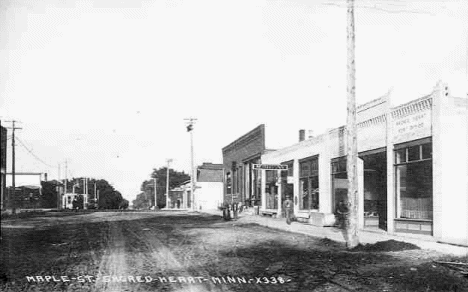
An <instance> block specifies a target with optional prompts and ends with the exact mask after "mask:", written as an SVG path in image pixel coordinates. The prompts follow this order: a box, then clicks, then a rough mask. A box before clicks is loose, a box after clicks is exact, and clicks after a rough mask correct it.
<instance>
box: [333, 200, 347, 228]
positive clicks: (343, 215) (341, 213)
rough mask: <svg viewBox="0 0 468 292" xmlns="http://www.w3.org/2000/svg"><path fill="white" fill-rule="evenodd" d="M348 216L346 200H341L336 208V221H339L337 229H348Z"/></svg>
mask: <svg viewBox="0 0 468 292" xmlns="http://www.w3.org/2000/svg"><path fill="white" fill-rule="evenodd" d="M348 214H349V208H348V205H347V204H346V203H345V202H344V200H340V202H339V203H338V206H337V207H336V212H335V216H336V221H337V227H338V228H340V229H346V227H347V226H348Z"/></svg>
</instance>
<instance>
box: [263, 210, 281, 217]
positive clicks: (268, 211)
mask: <svg viewBox="0 0 468 292" xmlns="http://www.w3.org/2000/svg"><path fill="white" fill-rule="evenodd" d="M276 213H277V212H275V211H270V210H263V211H260V214H262V215H263V216H270V217H276Z"/></svg>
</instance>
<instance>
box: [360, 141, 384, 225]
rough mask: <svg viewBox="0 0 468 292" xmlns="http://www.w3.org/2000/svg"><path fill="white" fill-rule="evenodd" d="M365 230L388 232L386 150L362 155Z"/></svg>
mask: <svg viewBox="0 0 468 292" xmlns="http://www.w3.org/2000/svg"><path fill="white" fill-rule="evenodd" d="M359 157H360V158H361V159H362V160H363V161H364V228H369V229H382V230H387V156H386V152H385V150H382V151H380V152H373V153H369V154H366V153H362V154H360V155H359Z"/></svg>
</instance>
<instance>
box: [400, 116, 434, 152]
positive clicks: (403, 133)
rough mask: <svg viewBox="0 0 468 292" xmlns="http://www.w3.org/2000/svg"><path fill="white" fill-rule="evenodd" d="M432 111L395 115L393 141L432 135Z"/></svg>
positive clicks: (404, 140)
mask: <svg viewBox="0 0 468 292" xmlns="http://www.w3.org/2000/svg"><path fill="white" fill-rule="evenodd" d="M431 124H432V123H431V112H430V111H429V110H427V111H424V112H417V113H415V114H412V115H407V116H402V117H394V120H393V143H394V144H397V143H401V142H406V141H411V140H416V139H420V138H424V137H428V136H431Z"/></svg>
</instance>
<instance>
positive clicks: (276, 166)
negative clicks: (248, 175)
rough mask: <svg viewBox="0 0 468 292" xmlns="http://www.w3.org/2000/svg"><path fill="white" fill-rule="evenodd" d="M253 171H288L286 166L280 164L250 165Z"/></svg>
mask: <svg viewBox="0 0 468 292" xmlns="http://www.w3.org/2000/svg"><path fill="white" fill-rule="evenodd" d="M252 168H253V169H268V170H275V169H279V170H288V166H287V165H282V164H252Z"/></svg>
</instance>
